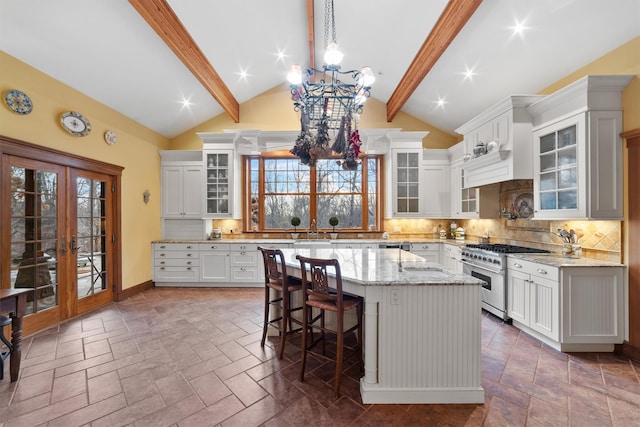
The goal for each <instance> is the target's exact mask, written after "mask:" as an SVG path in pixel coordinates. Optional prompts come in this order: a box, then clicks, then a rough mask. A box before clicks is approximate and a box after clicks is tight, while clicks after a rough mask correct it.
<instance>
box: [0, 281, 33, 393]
mask: <svg viewBox="0 0 640 427" xmlns="http://www.w3.org/2000/svg"><path fill="white" fill-rule="evenodd" d="M29 292H31V290H30V289H0V314H5V313H8V314H9V316H11V345H12V346H13V350H11V356H10V359H9V363H10V373H11V382H14V381H17V380H18V373H19V372H20V359H21V358H22V317H23V316H24V314H25V311H26V307H27V294H28V293H29Z"/></svg>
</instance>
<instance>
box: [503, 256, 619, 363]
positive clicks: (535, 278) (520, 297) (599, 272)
mask: <svg viewBox="0 0 640 427" xmlns="http://www.w3.org/2000/svg"><path fill="white" fill-rule="evenodd" d="M623 286H624V266H622V265H620V266H597V267H590V266H567V267H565V266H562V267H555V266H552V265H548V264H543V263H538V262H532V261H527V260H523V259H519V258H514V257H511V256H509V257H508V258H507V314H508V315H509V317H511V319H512V321H513V324H514V326H516V327H518V328H520V329H522V330H523V331H525V332H527V333H528V334H530V335H532V336H534V337H536V338H538V339H540V340H542V341H543V342H545V343H546V344H548V345H549V346H551V347H553V348H555V349H556V350H559V351H592V352H595V351H606V352H611V351H613V349H614V345H615V344H621V343H622V342H623V340H624V312H623V311H624V309H623V295H624V289H623Z"/></svg>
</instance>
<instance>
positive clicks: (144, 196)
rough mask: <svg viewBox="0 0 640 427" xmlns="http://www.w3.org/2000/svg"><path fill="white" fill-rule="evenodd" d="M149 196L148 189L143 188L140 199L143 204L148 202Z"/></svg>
mask: <svg viewBox="0 0 640 427" xmlns="http://www.w3.org/2000/svg"><path fill="white" fill-rule="evenodd" d="M149 197H151V193H149V190H144V193H142V200H144V203H145V204H147V203H149Z"/></svg>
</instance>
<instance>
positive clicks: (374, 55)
mask: <svg viewBox="0 0 640 427" xmlns="http://www.w3.org/2000/svg"><path fill="white" fill-rule="evenodd" d="M334 3H335V22H336V33H337V34H336V35H337V39H338V43H339V44H340V48H341V49H342V51H343V52H344V53H345V59H344V60H343V64H342V68H343V69H359V68H361V67H362V66H364V65H368V66H370V67H371V68H372V69H373V70H374V73H375V74H376V78H377V80H376V82H375V84H374V86H373V88H372V97H374V98H377V99H379V100H380V101H382V102H384V103H385V104H386V105H387V119H388V120H391V119H393V117H395V115H396V114H397V113H398V112H399V111H404V112H406V113H408V114H410V115H412V116H415V117H416V118H418V119H421V120H423V121H425V122H428V123H431V124H432V125H434V126H437V127H439V128H441V129H443V130H445V131H448V132H451V133H453V130H454V129H455V128H457V127H458V126H460V125H461V124H463V123H464V122H465V121H467V120H469V119H470V118H472V117H473V116H475V115H476V114H478V113H479V112H481V111H482V110H483V109H485V108H487V107H489V106H490V105H492V104H493V103H495V102H497V101H499V100H500V99H502V98H504V97H506V96H508V95H511V94H525V93H536V92H539V91H540V90H542V89H544V88H545V87H547V86H548V85H550V84H552V83H554V82H555V81H557V80H559V79H561V78H562V77H564V76H566V75H567V74H569V73H571V72H573V71H575V70H576V69H578V68H580V67H582V66H584V65H586V64H587V63H589V62H591V61H593V60H595V59H597V58H599V57H600V56H602V55H604V54H605V53H607V52H609V51H611V50H613V49H615V48H616V47H618V46H620V45H622V44H624V43H625V42H627V41H629V40H631V39H633V38H635V37H638V36H640V0H612V1H608V2H604V1H601V0H535V1H531V0H450V1H447V0H429V1H421V0H394V1H391V0H334ZM0 49H2V50H4V51H5V52H7V53H8V54H10V55H12V56H15V57H16V58H18V59H20V60H22V61H24V62H26V63H27V64H30V65H31V66H33V67H35V68H37V69H39V70H41V71H43V72H44V73H46V74H49V75H50V76H52V77H54V78H55V79H57V80H60V81H62V82H63V83H66V84H68V85H69V86H71V87H73V88H75V89H77V90H79V91H81V92H83V93H85V94H86V95H88V96H90V97H92V98H94V99H95V100H97V101H99V102H102V103H104V104H105V105H108V106H109V107H111V108H113V109H115V110H117V111H119V112H121V113H122V114H124V115H125V116H128V117H130V118H131V119H133V120H135V121H137V122H139V123H141V124H143V125H145V126H147V127H149V128H150V129H153V130H155V131H156V132H158V133H160V134H163V135H165V136H167V137H173V136H176V135H178V134H180V133H182V132H184V131H186V130H188V129H190V128H192V127H194V126H196V125H198V124H200V123H202V122H204V121H206V120H208V119H210V118H212V117H214V116H217V115H219V114H221V113H225V114H228V115H229V116H230V117H231V118H232V119H233V120H234V121H239V122H240V123H242V117H241V116H240V111H239V108H238V105H239V104H241V103H243V102H245V101H247V100H249V99H251V98H253V97H255V96H256V95H259V94H261V93H263V92H265V91H267V90H269V89H271V88H273V87H275V86H278V85H281V84H283V83H285V82H286V73H287V70H288V68H289V66H290V65H292V64H300V65H302V66H303V67H307V66H309V65H310V64H314V63H315V65H316V66H319V65H321V64H322V55H323V53H324V0H315V1H314V0H269V1H264V0H236V1H232V0H129V1H125V0H109V1H98V0H56V1H45V0H20V1H15V0H0ZM184 101H188V104H189V105H187V106H185V104H184ZM364 114H366V106H365V113H364Z"/></svg>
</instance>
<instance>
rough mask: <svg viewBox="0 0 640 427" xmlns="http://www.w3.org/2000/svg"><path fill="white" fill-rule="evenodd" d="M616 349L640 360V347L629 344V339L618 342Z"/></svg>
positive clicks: (630, 357)
mask: <svg viewBox="0 0 640 427" xmlns="http://www.w3.org/2000/svg"><path fill="white" fill-rule="evenodd" d="M614 351H615V353H616V354H619V355H621V356H624V357H627V358H629V359H633V360H635V361H637V362H640V347H635V346H633V345H631V344H629V341H625V342H624V343H622V344H616V349H615V350H614Z"/></svg>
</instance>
